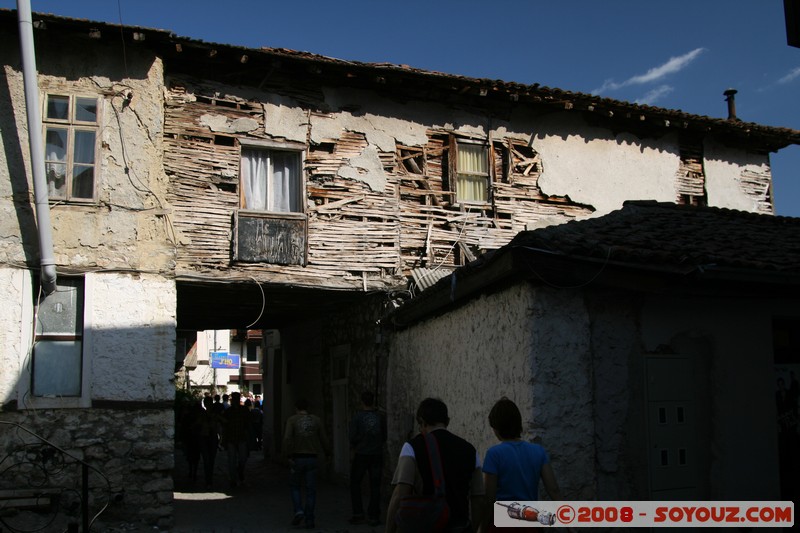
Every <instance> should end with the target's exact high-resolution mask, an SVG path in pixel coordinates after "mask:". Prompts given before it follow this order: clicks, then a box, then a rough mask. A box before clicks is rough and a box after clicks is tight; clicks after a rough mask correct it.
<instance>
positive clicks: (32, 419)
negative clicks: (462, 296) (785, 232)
mask: <svg viewBox="0 0 800 533" xmlns="http://www.w3.org/2000/svg"><path fill="white" fill-rule="evenodd" d="M33 28H34V29H33V34H34V40H35V45H36V59H37V68H38V76H37V78H38V91H39V94H38V95H37V96H38V99H39V101H40V102H41V110H42V119H43V125H42V126H41V129H42V132H43V135H44V139H45V141H44V143H45V153H44V154H39V157H44V161H45V168H46V170H47V183H48V187H49V207H50V209H49V212H50V214H51V218H52V234H53V244H54V257H55V266H56V268H57V271H58V274H59V277H58V289H59V290H58V291H56V292H55V293H54V294H53V295H48V296H47V297H44V295H43V294H41V293H40V291H39V269H40V266H41V265H40V256H39V251H38V244H39V240H38V236H37V235H38V234H37V229H38V228H37V224H36V222H37V220H36V217H35V216H34V212H33V206H34V201H33V198H34V194H33V193H34V191H33V183H32V179H31V177H30V175H31V166H32V165H31V157H30V155H29V149H28V133H29V126H28V124H27V122H26V119H25V117H26V114H25V109H26V108H25V96H24V94H23V93H24V91H23V87H24V83H23V75H22V68H21V64H20V63H21V60H20V57H21V56H20V45H19V37H18V31H17V15H16V12H14V11H7V10H0V43H2V46H1V47H0V56H2V64H3V80H2V82H0V131H2V143H3V150H2V151H0V191H2V195H0V197H1V198H2V200H1V201H0V210H2V214H3V216H2V217H0V228H1V229H2V239H0V287H2V289H3V292H4V294H7V295H8V296H7V300H6V301H7V302H8V303H7V305H6V306H4V307H3V309H2V310H1V311H0V316H2V327H0V339H2V341H3V344H4V345H5V346H6V347H7V349H6V350H5V351H4V352H3V353H2V355H0V357H1V358H2V360H1V361H0V363H2V365H1V366H2V368H3V371H2V378H1V379H0V394H2V405H3V410H2V413H0V419H1V420H3V421H7V422H13V423H16V424H21V425H24V426H25V427H27V428H30V429H32V430H34V431H35V432H37V433H40V434H41V435H43V436H44V437H45V438H47V439H48V440H51V441H53V442H55V443H56V444H58V445H60V446H62V447H65V448H67V449H69V450H70V451H72V452H73V453H74V454H75V455H77V456H79V457H82V458H86V459H87V461H91V462H92V464H94V465H96V466H97V468H98V469H100V470H101V471H102V472H103V473H104V475H105V476H106V477H107V478H108V480H109V484H108V485H109V486H110V490H111V492H112V493H113V494H117V495H120V497H119V498H117V499H115V501H114V503H113V505H111V507H110V508H109V510H108V511H107V512H108V513H110V514H118V515H121V516H126V515H131V514H133V513H134V511H135V513H136V514H137V515H139V514H141V516H142V517H143V518H144V519H145V520H147V521H148V522H150V523H158V524H162V525H165V524H169V523H170V520H171V510H170V501H171V489H172V483H171V472H172V468H173V453H172V452H173V437H174V435H173V432H174V427H173V418H172V416H173V415H172V405H171V401H172V398H173V395H174V387H173V384H172V379H173V377H174V372H175V370H176V364H177V365H178V366H179V365H180V363H181V362H182V360H183V357H184V356H185V355H186V354H185V353H180V352H179V353H177V354H176V340H180V339H183V338H190V337H191V336H192V335H193V334H194V332H196V331H199V330H207V329H237V330H246V329H250V328H252V329H264V330H275V331H279V332H280V335H279V338H280V345H279V346H274V345H270V346H267V345H264V346H263V349H264V354H265V358H264V360H263V367H264V368H263V371H264V376H265V379H264V387H265V389H264V397H265V400H266V401H267V403H268V405H269V406H270V409H269V410H268V411H267V418H266V420H265V426H266V428H267V430H266V432H267V433H268V434H269V436H271V437H272V438H273V439H274V440H275V442H273V443H272V445H273V446H275V447H276V451H279V450H278V448H279V439H275V437H277V436H279V435H280V433H281V429H282V425H283V421H284V420H285V418H286V417H287V415H288V414H289V413H290V412H291V408H292V404H293V401H294V399H295V398H297V397H299V396H306V397H308V398H309V400H310V402H311V405H312V410H314V411H315V412H318V413H319V414H320V415H322V416H323V418H324V420H325V421H326V423H327V424H328V426H329V428H330V431H331V433H332V435H333V437H334V443H335V453H334V469H335V470H336V471H337V472H338V473H341V474H342V475H345V474H346V473H347V462H348V456H347V445H346V429H345V428H346V424H345V423H346V420H347V418H348V416H349V415H350V413H351V411H352V409H354V408H355V406H356V405H357V398H358V395H359V393H360V392H361V390H363V389H370V390H376V391H377V392H378V398H379V403H380V404H381V406H383V407H384V408H386V409H387V410H392V409H393V402H394V398H389V397H388V396H387V388H386V380H387V372H388V366H389V360H390V359H391V357H393V355H392V354H394V350H397V349H398V348H397V344H396V343H395V342H394V341H393V340H392V335H393V331H392V329H391V328H387V327H386V325H385V324H386V323H385V322H381V319H382V318H383V317H385V316H387V314H388V313H389V312H390V311H391V310H392V309H394V308H395V307H396V306H398V305H401V304H402V303H403V302H404V301H407V300H409V299H413V298H414V297H416V296H417V295H418V294H419V293H420V292H421V291H422V290H424V289H425V288H426V287H428V286H430V285H431V284H433V283H434V282H435V281H436V280H437V279H439V278H440V277H442V276H443V275H446V274H448V273H450V272H452V271H453V269H454V268H456V267H459V266H461V265H466V264H468V263H470V262H471V261H473V260H474V259H476V258H478V257H480V256H481V255H482V254H485V253H487V252H490V251H492V250H497V249H499V248H501V247H502V246H504V245H506V244H507V243H509V242H510V241H511V240H512V239H513V238H514V236H515V235H516V234H517V233H519V232H520V231H523V230H533V229H536V228H544V227H548V226H553V225H558V224H562V223H564V222H568V221H572V220H580V219H589V218H593V217H597V216H602V215H605V214H608V213H610V212H612V211H614V210H616V209H619V208H620V207H621V206H622V204H623V202H624V201H626V200H639V199H646V200H657V201H659V202H671V203H675V204H687V205H693V206H705V205H708V206H715V207H724V208H733V209H738V210H744V211H750V212H754V213H765V214H771V213H772V210H773V208H772V197H771V187H770V184H771V175H770V167H769V154H770V152H773V151H776V150H779V149H781V148H783V147H785V146H787V145H790V144H797V143H798V142H800V132H797V131H793V130H787V129H782V128H774V127H768V126H763V125H758V124H752V123H744V122H741V121H737V120H727V119H719V118H712V117H708V116H695V115H689V114H686V113H682V112H680V111H673V110H666V109H660V108H653V107H647V106H639V105H634V104H630V103H626V102H620V101H614V100H609V99H604V98H600V97H596V96H592V95H586V94H580V93H571V92H568V91H563V90H559V89H551V88H547V87H542V86H538V85H532V86H530V85H520V84H516V83H512V82H501V81H496V80H483V79H472V78H465V77H461V76H456V75H448V74H441V73H432V72H425V71H420V70H416V69H413V68H409V67H404V66H397V65H384V64H363V63H356V62H351V61H345V60H337V59H331V58H327V57H321V56H315V55H312V54H308V53H301V52H294V51H290V50H282V49H267V48H262V49H247V48H242V47H236V46H229V45H224V44H214V43H205V42H202V41H197V40H193V39H191V38H184V37H177V36H175V35H174V34H172V33H170V32H168V31H163V30H152V29H147V28H138V27H120V26H117V25H112V24H105V23H99V22H93V21H85V20H74V19H67V18H62V17H57V16H52V15H40V14H36V15H34V17H33ZM64 311H66V312H68V313H71V315H69V318H68V319H66V321H64V320H63V317H64V316H65V315H63V314H62V312H64ZM65 326H66V327H65ZM436 334H437V335H438V336H440V337H441V338H443V339H444V338H448V337H450V336H452V335H454V334H456V332H454V331H449V330H447V329H446V328H443V329H442V330H439V331H437V333H436ZM462 334H465V333H462ZM185 344H186V343H180V342H178V343H177V345H185ZM390 347H391V349H390ZM176 356H177V358H176ZM423 356H425V357H437V354H434V353H426V354H423ZM420 368H421V367H420ZM67 369H69V372H67ZM62 370H64V374H63V375H62V374H61V372H60V371H62ZM411 371H412V372H420V370H414V369H412V370H411ZM64 376H66V377H70V378H71V379H67V380H62V379H56V378H58V377H64ZM389 379H390V380H391V379H392V376H391V373H390V372H389ZM394 379H395V380H396V379H397V378H396V377H395V378H394ZM395 383H396V381H395ZM389 390H390V391H391V390H396V389H389ZM419 392H420V393H422V392H423V391H422V390H420V391H419ZM403 408H404V409H405V406H404V407H403ZM395 420H398V419H397V418H395ZM391 431H392V433H393V435H394V441H396V440H397V438H399V436H400V435H403V434H404V433H405V431H407V428H406V427H405V424H404V423H401V421H398V422H397V423H396V424H395V425H394V426H393V427H392V428H391ZM0 438H1V439H2V442H3V444H4V445H5V446H10V445H11V444H10V443H11V441H12V440H14V439H12V438H11V437H9V436H7V435H4V436H3V437H0ZM391 452H392V453H394V450H391ZM98 498H99V496H98Z"/></svg>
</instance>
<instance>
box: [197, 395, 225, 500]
mask: <svg viewBox="0 0 800 533" xmlns="http://www.w3.org/2000/svg"><path fill="white" fill-rule="evenodd" d="M203 406H204V407H205V410H204V411H203V415H202V417H201V419H200V455H201V456H202V458H203V474H204V475H205V482H206V488H207V489H210V488H211V487H212V486H213V484H214V463H215V462H216V458H217V448H218V447H219V432H220V428H221V427H222V415H221V414H220V413H218V412H217V410H216V409H214V403H213V399H212V398H211V396H206V397H205V398H203Z"/></svg>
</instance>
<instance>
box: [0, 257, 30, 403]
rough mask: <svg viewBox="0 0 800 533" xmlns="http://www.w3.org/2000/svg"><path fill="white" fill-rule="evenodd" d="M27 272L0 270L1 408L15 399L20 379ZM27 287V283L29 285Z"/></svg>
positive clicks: (27, 296)
mask: <svg viewBox="0 0 800 533" xmlns="http://www.w3.org/2000/svg"><path fill="white" fill-rule="evenodd" d="M29 276H30V275H29V274H28V272H27V271H26V270H20V269H14V268H0V287H3V288H4V292H5V295H4V297H3V305H0V346H2V347H3V349H2V350H0V405H3V404H6V403H9V402H14V401H16V400H17V380H18V379H19V376H20V364H21V363H20V361H21V359H22V358H21V357H20V354H22V353H24V352H25V351H26V350H27V347H26V346H24V343H23V336H22V330H21V328H20V324H22V323H23V317H24V316H25V315H26V311H25V307H26V305H25V301H26V298H27V299H28V300H27V301H28V302H30V303H29V305H28V306H27V307H29V308H30V307H31V306H32V305H33V304H32V302H31V301H30V289H28V291H27V292H26V290H25V280H26V278H28V279H29ZM28 287H30V283H28Z"/></svg>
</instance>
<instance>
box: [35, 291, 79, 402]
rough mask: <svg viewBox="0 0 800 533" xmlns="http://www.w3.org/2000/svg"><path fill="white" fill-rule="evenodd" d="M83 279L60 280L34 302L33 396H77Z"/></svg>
mask: <svg viewBox="0 0 800 533" xmlns="http://www.w3.org/2000/svg"><path fill="white" fill-rule="evenodd" d="M83 301H84V285H83V278H64V277H59V278H58V280H57V282H56V290H55V292H53V293H52V294H48V295H47V296H44V295H39V296H38V298H37V301H36V329H35V337H34V345H33V354H32V360H31V363H32V371H31V380H32V383H31V390H32V394H33V396H51V397H53V396H54V397H64V396H80V395H81V376H82V367H83Z"/></svg>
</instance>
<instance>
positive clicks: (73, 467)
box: [0, 405, 174, 531]
mask: <svg viewBox="0 0 800 533" xmlns="http://www.w3.org/2000/svg"><path fill="white" fill-rule="evenodd" d="M0 421H2V422H9V423H13V424H18V425H19V426H21V427H22V428H24V429H20V428H18V427H16V426H9V425H5V424H4V425H2V426H0V427H2V431H0V454H2V457H6V458H7V459H6V462H4V463H3V468H4V470H3V472H4V473H3V481H2V484H3V488H17V489H20V488H27V487H30V486H32V484H33V479H32V478H33V477H36V479H37V480H38V479H40V477H41V476H42V475H43V473H44V472H45V471H46V472H47V476H48V477H47V480H46V484H44V485H43V486H44V487H50V486H55V487H59V488H62V489H64V490H65V492H64V494H63V496H62V499H63V500H64V503H66V502H67V501H74V498H76V495H77V494H79V493H80V490H81V470H80V466H79V465H78V464H77V463H76V462H74V461H73V459H72V458H76V459H80V460H82V461H85V462H86V463H88V464H89V465H90V475H89V484H90V487H91V491H90V502H91V503H90V506H89V510H90V514H91V515H92V516H94V514H96V513H97V512H99V511H100V510H101V508H102V507H103V506H104V505H106V504H108V508H107V509H106V510H105V511H104V512H103V514H102V515H100V517H98V519H97V520H98V524H99V525H97V526H95V528H94V529H95V530H97V531H102V525H100V524H102V523H103V522H106V521H108V522H112V523H113V522H119V521H124V522H128V523H133V522H141V523H143V524H148V525H151V526H158V527H161V528H164V527H169V526H171V525H172V498H173V495H172V489H173V485H172V469H173V465H174V438H173V410H172V406H171V405H167V406H153V408H148V409H124V410H121V409H99V408H93V409H69V410H63V409H62V410H49V409H46V410H37V411H16V412H2V413H0ZM25 430H27V431H25ZM28 431H30V432H33V433H35V434H36V435H39V436H41V437H42V438H43V439H46V440H47V441H48V442H50V443H52V444H54V445H55V446H58V447H59V448H61V449H63V450H65V451H66V452H67V453H68V454H69V455H70V456H71V458H67V459H66V460H65V461H64V466H63V467H62V465H60V464H55V463H56V462H57V461H54V464H51V465H48V466H45V467H42V468H40V469H35V470H34V473H33V474H30V473H28V474H27V475H26V476H24V477H21V478H20V479H16V478H15V477H14V476H15V475H16V474H23V473H24V472H25V469H24V467H23V466H22V465H20V466H17V465H19V462H18V461H15V460H14V455H13V453H14V451H16V450H19V449H20V447H22V446H25V445H27V446H28V448H27V450H28V452H29V455H28V457H30V453H31V450H32V448H31V445H36V444H38V443H39V442H40V440H39V439H37V438H36V437H34V436H33V435H31V434H30V433H28ZM45 449H48V450H51V449H52V448H50V447H45ZM46 453H47V452H44V454H46ZM44 454H43V455H44ZM8 456H10V457H8ZM8 483H12V484H14V486H13V487H9V486H7V485H8ZM76 491H77V492H76ZM79 511H80V508H78V509H77V510H75V512H79ZM68 517H69V515H68V514H61V515H59V516H58V518H57V519H58V520H59V522H56V523H61V522H60V521H61V520H67V519H68ZM73 520H74V515H73Z"/></svg>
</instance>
